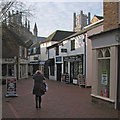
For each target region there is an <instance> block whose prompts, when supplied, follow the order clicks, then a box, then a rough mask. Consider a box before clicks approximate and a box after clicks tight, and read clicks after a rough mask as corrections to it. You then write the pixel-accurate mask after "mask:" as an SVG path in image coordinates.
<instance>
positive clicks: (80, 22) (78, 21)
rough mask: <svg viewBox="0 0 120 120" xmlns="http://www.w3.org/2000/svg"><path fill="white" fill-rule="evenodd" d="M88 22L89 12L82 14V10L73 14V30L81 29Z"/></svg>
mask: <svg viewBox="0 0 120 120" xmlns="http://www.w3.org/2000/svg"><path fill="white" fill-rule="evenodd" d="M89 24H90V12H88V15H86V14H83V11H82V10H81V11H80V14H78V15H77V16H76V13H74V14H73V31H74V32H78V31H80V30H82V29H83V28H84V27H85V26H87V25H89Z"/></svg>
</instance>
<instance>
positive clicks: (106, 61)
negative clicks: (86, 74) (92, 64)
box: [98, 49, 110, 98]
mask: <svg viewBox="0 0 120 120" xmlns="http://www.w3.org/2000/svg"><path fill="white" fill-rule="evenodd" d="M109 87H110V52H109V49H103V50H99V52H98V95H100V96H103V97H107V98H109Z"/></svg>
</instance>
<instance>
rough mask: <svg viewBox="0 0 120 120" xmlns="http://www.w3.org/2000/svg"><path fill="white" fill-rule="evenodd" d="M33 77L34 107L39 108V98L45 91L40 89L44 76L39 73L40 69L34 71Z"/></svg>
mask: <svg viewBox="0 0 120 120" xmlns="http://www.w3.org/2000/svg"><path fill="white" fill-rule="evenodd" d="M33 79H34V88H33V94H34V95H35V100H36V108H38V107H39V108H41V100H42V98H41V96H42V95H44V94H45V92H44V91H42V90H41V88H43V80H45V78H44V76H43V75H42V74H41V71H40V70H37V71H36V73H35V74H34V75H33ZM38 103H39V105H38Z"/></svg>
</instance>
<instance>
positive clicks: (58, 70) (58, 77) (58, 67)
mask: <svg viewBox="0 0 120 120" xmlns="http://www.w3.org/2000/svg"><path fill="white" fill-rule="evenodd" d="M61 72H62V64H57V81H60V82H61Z"/></svg>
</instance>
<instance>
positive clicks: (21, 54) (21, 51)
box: [19, 46, 22, 57]
mask: <svg viewBox="0 0 120 120" xmlns="http://www.w3.org/2000/svg"><path fill="white" fill-rule="evenodd" d="M21 53H22V51H21V46H20V47H19V56H20V57H21V55H22V54H21Z"/></svg>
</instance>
